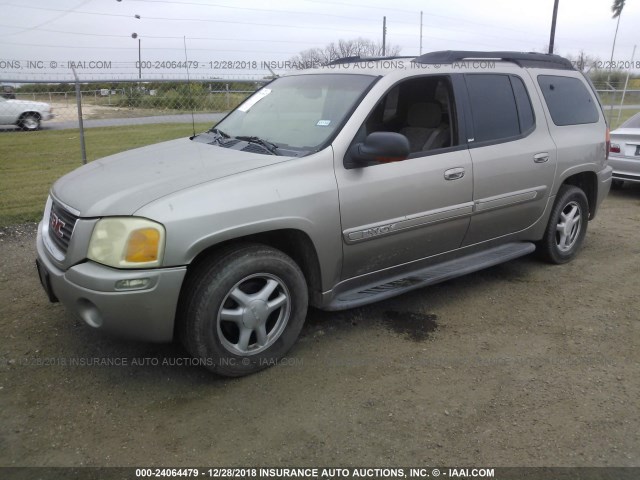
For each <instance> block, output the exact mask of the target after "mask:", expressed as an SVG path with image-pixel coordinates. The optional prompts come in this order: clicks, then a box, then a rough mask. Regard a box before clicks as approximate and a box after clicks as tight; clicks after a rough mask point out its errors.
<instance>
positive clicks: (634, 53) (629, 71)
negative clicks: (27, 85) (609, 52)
mask: <svg viewBox="0 0 640 480" xmlns="http://www.w3.org/2000/svg"><path fill="white" fill-rule="evenodd" d="M636 47H637V45H634V46H633V53H632V54H631V66H630V67H629V70H627V79H626V80H625V81H624V90H622V98H621V99H620V108H619V109H618V125H619V124H620V115H621V114H622V105H624V97H625V95H626V94H627V87H628V86H629V75H631V69H632V68H633V60H634V59H635V58H636Z"/></svg>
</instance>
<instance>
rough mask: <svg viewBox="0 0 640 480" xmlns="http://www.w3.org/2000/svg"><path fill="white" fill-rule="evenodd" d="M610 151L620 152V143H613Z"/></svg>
mask: <svg viewBox="0 0 640 480" xmlns="http://www.w3.org/2000/svg"><path fill="white" fill-rule="evenodd" d="M609 152H611V153H620V145H618V144H617V143H612V144H611V147H610V148H609Z"/></svg>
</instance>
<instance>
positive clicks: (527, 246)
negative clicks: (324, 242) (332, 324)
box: [326, 242, 536, 310]
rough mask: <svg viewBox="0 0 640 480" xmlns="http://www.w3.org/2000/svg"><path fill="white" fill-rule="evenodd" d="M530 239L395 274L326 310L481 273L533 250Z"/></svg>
mask: <svg viewBox="0 0 640 480" xmlns="http://www.w3.org/2000/svg"><path fill="white" fill-rule="evenodd" d="M535 249H536V247H535V245H534V244H533V243H530V242H521V243H507V244H505V245H501V246H499V247H494V248H490V249H488V250H484V251H482V252H477V253H472V254H471V255H467V256H464V257H461V258H456V259H455V260H449V261H448V262H444V263H439V264H436V265H432V266H430V267H427V268H424V269H422V270H417V271H415V272H412V273H409V274H407V275H405V276H400V277H394V278H391V279H388V280H386V281H385V283H382V284H372V285H368V286H363V287H359V288H357V289H354V290H347V291H346V292H342V293H339V294H338V295H337V296H336V297H335V298H334V299H333V300H332V301H331V303H330V304H329V305H328V306H327V307H326V310H346V309H348V308H354V307H360V306H362V305H366V304H369V303H373V302H379V301H380V300H385V299H387V298H391V297H395V296H396V295H401V294H403V293H406V292H410V291H411V290H415V289H417V288H422V287H426V286H427V285H433V284H435V283H440V282H444V281H446V280H450V279H452V278H456V277H460V276H462V275H466V274H467V273H472V272H477V271H478V270H482V269H483V268H488V267H492V266H494V265H498V264H500V263H503V262H508V261H509V260H513V259H514V258H518V257H522V256H524V255H527V254H529V253H531V252H533V251H534V250H535Z"/></svg>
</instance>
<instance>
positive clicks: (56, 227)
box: [49, 212, 65, 238]
mask: <svg viewBox="0 0 640 480" xmlns="http://www.w3.org/2000/svg"><path fill="white" fill-rule="evenodd" d="M49 225H50V226H51V230H53V231H54V232H55V233H56V235H57V236H59V237H60V238H64V232H63V231H62V229H63V228H64V226H65V223H64V222H63V221H62V220H60V218H58V215H56V214H55V213H53V212H51V218H50V219H49Z"/></svg>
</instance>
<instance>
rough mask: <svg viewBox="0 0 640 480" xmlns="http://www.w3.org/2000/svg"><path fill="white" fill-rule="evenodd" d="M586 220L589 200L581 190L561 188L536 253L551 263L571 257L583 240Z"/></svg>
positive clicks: (566, 260) (567, 259)
mask: <svg viewBox="0 0 640 480" xmlns="http://www.w3.org/2000/svg"><path fill="white" fill-rule="evenodd" d="M588 221H589V202H588V201H587V196H586V195H585V194H584V192H583V191H582V189H580V188H578V187H575V186H573V185H563V186H562V187H560V190H559V191H558V195H557V197H556V202H555V204H554V206H553V210H552V211H551V216H550V217H549V223H548V224H547V229H546V231H545V233H544V237H543V238H542V240H541V241H540V242H539V243H538V252H539V254H540V255H541V256H542V257H543V258H544V259H545V260H547V261H549V262H551V263H557V264H560V263H566V262H569V261H570V260H572V259H573V258H574V257H575V256H576V254H577V253H578V250H580V247H581V246H582V243H583V242H584V238H585V236H586V234H587V223H588Z"/></svg>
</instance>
